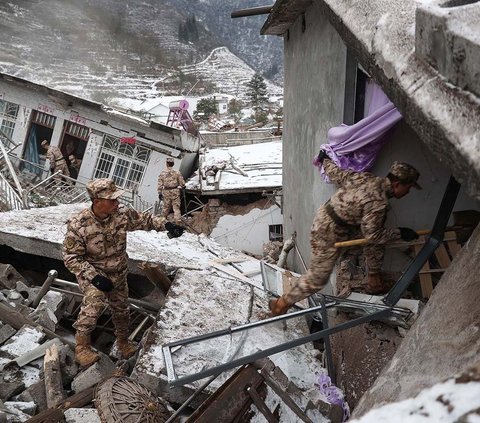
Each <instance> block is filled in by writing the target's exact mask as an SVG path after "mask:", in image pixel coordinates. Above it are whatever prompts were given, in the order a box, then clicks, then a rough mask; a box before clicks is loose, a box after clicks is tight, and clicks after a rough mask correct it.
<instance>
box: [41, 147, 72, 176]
mask: <svg viewBox="0 0 480 423" xmlns="http://www.w3.org/2000/svg"><path fill="white" fill-rule="evenodd" d="M41 146H42V147H43V148H44V149H45V150H47V153H46V156H47V159H48V160H49V161H50V172H51V173H52V174H54V173H55V172H57V171H58V170H60V171H61V173H62V174H63V175H65V176H70V172H69V170H68V166H67V162H66V161H65V157H63V154H62V152H61V151H60V149H59V148H58V147H54V146H51V145H50V144H49V143H48V141H47V140H43V141H42V143H41Z"/></svg>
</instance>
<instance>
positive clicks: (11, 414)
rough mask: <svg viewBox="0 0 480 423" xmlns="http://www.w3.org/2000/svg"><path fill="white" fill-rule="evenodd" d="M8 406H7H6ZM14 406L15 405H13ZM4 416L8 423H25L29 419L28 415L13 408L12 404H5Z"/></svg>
mask: <svg viewBox="0 0 480 423" xmlns="http://www.w3.org/2000/svg"><path fill="white" fill-rule="evenodd" d="M7 404H8V405H7ZM13 404H15V403H13ZM4 412H5V414H6V416H7V422H8V423H18V422H26V421H27V420H28V419H29V418H30V417H32V416H30V415H29V414H27V413H24V412H23V411H22V410H20V409H18V408H17V407H15V406H13V405H12V403H5V411H4Z"/></svg>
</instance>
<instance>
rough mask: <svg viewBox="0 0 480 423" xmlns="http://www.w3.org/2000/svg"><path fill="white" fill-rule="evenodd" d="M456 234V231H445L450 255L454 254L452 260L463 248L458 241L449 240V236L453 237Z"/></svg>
mask: <svg viewBox="0 0 480 423" xmlns="http://www.w3.org/2000/svg"><path fill="white" fill-rule="evenodd" d="M454 236H455V232H453V231H451V232H445V240H446V242H447V245H448V249H449V251H450V255H451V256H452V260H453V259H454V258H455V256H456V255H457V254H458V252H459V251H460V250H461V249H462V247H461V245H460V244H458V243H457V242H456V241H449V240H448V239H449V238H452V237H454Z"/></svg>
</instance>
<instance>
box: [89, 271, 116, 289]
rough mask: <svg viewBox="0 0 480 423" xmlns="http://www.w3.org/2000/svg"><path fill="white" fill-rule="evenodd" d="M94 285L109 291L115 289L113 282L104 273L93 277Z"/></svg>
mask: <svg viewBox="0 0 480 423" xmlns="http://www.w3.org/2000/svg"><path fill="white" fill-rule="evenodd" d="M91 283H92V285H93V286H94V287H95V288H97V289H99V290H100V291H103V292H109V291H111V290H112V289H113V282H112V281H111V280H110V279H108V278H106V277H105V276H102V275H97V276H95V277H94V278H93V279H92V282H91Z"/></svg>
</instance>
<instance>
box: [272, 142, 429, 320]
mask: <svg viewBox="0 0 480 423" xmlns="http://www.w3.org/2000/svg"><path fill="white" fill-rule="evenodd" d="M318 160H319V161H320V162H323V167H324V169H325V172H326V174H327V175H328V177H329V178H330V180H331V181H332V182H333V183H335V184H336V185H337V186H338V191H337V192H336V193H335V194H334V195H333V196H332V197H331V198H330V200H329V201H328V202H327V203H326V204H324V205H323V206H321V207H320V208H319V209H318V211H317V213H316V215H315V219H314V220H313V225H312V230H311V234H310V242H311V247H312V258H311V261H310V269H309V270H308V272H307V273H306V274H305V275H303V276H302V277H301V278H300V279H299V280H298V282H297V283H296V284H295V285H294V286H293V287H292V288H291V289H290V291H288V292H287V293H285V294H283V295H282V296H281V297H280V298H278V299H276V300H272V301H271V302H270V304H269V306H270V310H271V311H272V315H274V316H277V315H280V314H284V313H286V312H287V310H288V309H289V308H290V307H292V306H293V304H295V303H296V302H297V301H301V300H303V299H304V298H307V297H309V296H310V295H312V294H314V293H315V292H317V291H319V290H321V289H322V288H323V287H324V286H325V285H326V284H327V282H328V279H329V277H330V273H331V272H332V269H333V267H334V266H335V262H336V260H337V258H338V257H339V255H340V254H341V249H339V248H335V243H336V242H339V241H345V240H348V239H351V238H352V234H355V235H356V237H358V233H359V232H360V233H361V234H362V236H363V237H364V238H366V239H368V241H369V242H370V243H369V244H368V245H367V246H366V247H365V248H364V255H365V259H366V265H367V270H368V280H367V284H366V287H365V292H366V293H368V294H380V293H383V292H385V291H386V290H387V287H386V286H385V284H384V283H383V281H382V279H381V277H380V269H381V267H382V262H383V253H384V246H385V244H386V243H388V242H391V241H396V240H400V239H402V240H404V241H412V240H414V239H416V238H418V235H417V233H416V232H415V231H414V230H413V229H410V228H386V227H385V226H384V224H385V219H386V217H387V210H388V208H389V199H390V198H402V197H404V196H405V195H407V194H408V193H409V191H410V189H411V188H416V189H421V188H420V185H418V183H417V180H418V177H419V176H420V174H419V173H418V171H417V170H416V169H415V168H414V167H413V166H411V165H409V164H407V163H404V162H394V163H393V164H392V166H391V167H390V171H389V173H388V175H387V176H386V177H385V178H379V177H377V176H374V175H372V174H371V173H368V172H361V173H357V172H352V171H349V170H342V169H340V168H339V167H337V166H336V165H335V164H334V163H333V161H331V160H330V159H329V158H328V156H327V154H326V153H325V151H323V150H320V153H319V155H318ZM355 235H354V236H355Z"/></svg>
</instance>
